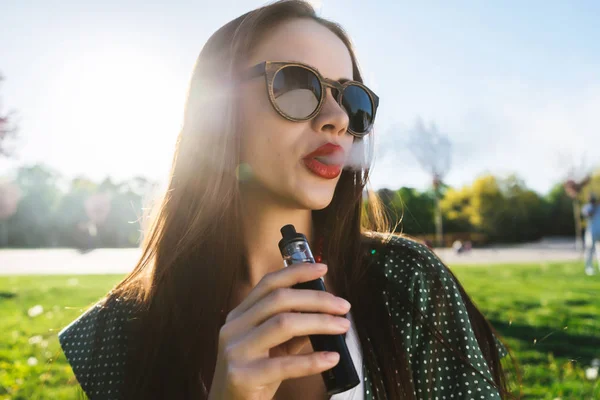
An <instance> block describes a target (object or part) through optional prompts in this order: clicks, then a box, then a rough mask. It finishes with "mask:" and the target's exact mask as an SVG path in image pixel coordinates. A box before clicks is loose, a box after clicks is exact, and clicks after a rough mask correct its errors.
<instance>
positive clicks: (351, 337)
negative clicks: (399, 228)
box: [59, 0, 509, 400]
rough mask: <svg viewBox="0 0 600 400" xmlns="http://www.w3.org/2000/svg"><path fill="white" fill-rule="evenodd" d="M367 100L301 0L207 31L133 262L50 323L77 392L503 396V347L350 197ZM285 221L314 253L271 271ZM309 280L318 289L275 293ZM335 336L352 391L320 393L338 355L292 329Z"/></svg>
mask: <svg viewBox="0 0 600 400" xmlns="http://www.w3.org/2000/svg"><path fill="white" fill-rule="evenodd" d="M365 18H366V17H365ZM374 23H376V21H369V20H365V21H364V25H365V26H364V28H365V29H368V26H369V25H370V24H374ZM157 78H158V79H160V77H157ZM389 79H393V77H389ZM378 103H379V100H378V98H377V96H376V95H375V93H373V92H372V91H371V90H370V89H369V88H368V87H367V86H365V85H364V84H363V83H362V76H361V73H360V70H359V68H358V62H357V59H356V55H355V53H354V50H353V48H352V45H351V42H350V39H349V38H348V36H347V35H346V33H345V32H344V31H343V29H342V28H341V27H340V26H339V25H337V24H335V23H333V22H331V21H328V20H325V19H323V18H321V17H319V16H317V15H316V13H315V11H314V10H313V8H312V7H311V5H310V4H309V3H307V2H303V1H293V0H291V1H280V2H276V3H273V4H271V5H268V6H265V7H262V8H259V9H256V10H254V11H251V12H249V13H247V14H245V15H242V16H241V17H239V18H237V19H235V20H233V21H231V22H229V23H227V24H225V25H224V26H223V27H221V28H220V29H219V30H218V31H217V32H215V33H214V34H213V35H212V36H211V37H210V38H209V40H208V41H207V43H206V44H205V45H204V47H203V49H202V51H201V53H200V55H199V57H198V60H197V63H196V66H195V68H194V72H193V75H192V78H191V82H190V86H189V90H188V97H187V102H186V106H185V113H184V123H183V126H182V129H181V132H180V135H179V137H178V140H177V146H176V153H175V156H174V158H173V164H172V172H171V177H170V181H169V187H168V189H167V191H166V193H165V196H164V199H163V200H162V201H161V202H160V203H159V206H158V208H157V209H156V214H155V215H154V216H153V217H152V224H151V226H150V228H149V231H148V232H147V234H146V237H145V240H144V244H143V254H142V256H141V259H140V260H139V262H138V264H137V265H136V267H135V269H134V270H133V272H132V273H131V274H129V275H128V276H127V277H126V278H125V279H124V280H123V281H122V282H121V283H119V284H118V285H117V286H116V287H115V288H114V289H113V290H112V291H111V292H110V293H108V294H107V296H106V297H105V298H103V299H102V300H101V301H99V302H98V303H97V304H96V305H95V306H93V307H92V308H90V309H89V310H87V311H86V312H85V313H84V314H83V315H81V316H80V317H79V318H78V319H77V320H75V321H74V322H73V323H71V324H70V325H69V326H67V327H66V328H65V329H63V330H62V331H61V332H60V333H59V339H60V343H61V346H62V348H63V350H64V352H65V355H66V357H67V359H68V360H69V362H70V364H71V366H72V368H73V371H74V373H75V376H76V377H77V380H78V381H79V383H80V385H81V387H82V388H83V390H84V391H85V393H86V394H87V395H88V396H89V397H90V398H91V399H92V400H97V399H116V398H118V399H145V400H147V399H177V400H187V399H189V400H191V399H193V400H200V399H212V400H243V399H248V400H250V399H252V400H271V399H285V400H294V399H303V400H305V399H311V400H313V399H326V398H330V399H332V400H344V399H354V400H359V399H375V398H377V399H386V398H387V399H417V398H419V399H420V398H431V397H433V395H434V393H435V396H436V397H438V398H443V397H445V398H448V399H450V398H455V399H457V400H458V399H463V398H467V397H475V394H476V395H477V396H476V397H477V398H479V397H480V396H481V397H482V398H485V399H499V398H501V397H502V398H506V397H508V396H509V392H508V389H507V382H506V376H505V373H504V368H503V366H502V364H501V361H502V358H503V357H504V356H505V355H506V354H507V348H506V347H505V346H504V345H503V344H502V343H501V341H500V338H499V336H498V334H497V333H496V331H495V330H494V329H493V327H492V326H491V324H490V323H489V322H488V321H487V320H486V318H485V317H484V316H483V315H482V313H481V312H480V311H479V310H478V309H477V308H476V307H475V305H474V304H473V302H472V301H471V300H470V298H469V296H468V295H467V294H466V293H465V291H464V289H463V287H462V286H461V284H460V283H459V281H458V280H457V279H456V277H455V276H454V275H453V274H452V272H451V271H450V270H449V269H448V268H447V267H446V266H445V265H444V264H443V263H442V262H441V261H440V260H439V259H438V258H437V257H436V256H435V255H434V253H432V252H431V251H430V250H429V249H428V248H427V247H426V246H424V245H422V244H419V243H417V242H416V241H414V240H411V239H409V238H407V237H403V236H399V235H395V234H393V233H392V232H390V230H389V229H390V225H389V224H388V223H387V222H386V221H384V220H383V219H382V218H383V215H384V214H383V213H382V212H381V210H380V208H378V207H379V206H378V204H379V202H378V200H377V198H376V197H374V196H373V195H372V196H371V197H370V199H369V202H368V204H367V205H366V206H365V205H364V204H363V200H362V193H363V189H364V188H365V185H366V184H367V181H368V176H369V170H370V168H371V166H370V165H369V162H368V160H370V158H371V157H370V155H369V154H366V153H365V151H366V150H365V149H372V146H363V144H362V142H363V141H366V140H372V135H373V134H374V133H373V132H372V128H373V123H374V120H375V114H376V110H377V106H378ZM357 149H359V150H360V149H362V152H361V151H358V152H357V151H356V150H357ZM351 154H355V155H356V154H358V156H357V158H356V159H351V156H350V155H351ZM371 194H372V192H371ZM286 224H293V225H295V226H296V228H297V229H298V231H299V232H302V233H305V234H306V236H307V238H308V240H309V242H310V243H311V246H312V247H313V251H314V253H315V258H316V260H317V264H297V265H293V266H290V267H287V268H283V262H282V258H281V254H280V252H279V249H278V247H277V243H278V241H279V239H280V238H281V235H280V228H281V227H282V226H283V225H286ZM319 277H323V279H324V282H325V286H326V287H327V289H328V292H320V291H313V290H298V289H292V288H291V286H293V285H294V284H296V283H298V282H305V281H309V280H313V279H317V278H319ZM350 308H352V310H351V311H350ZM341 333H347V335H346V336H345V337H346V342H347V344H348V348H349V350H350V353H351V355H352V359H353V362H354V363H355V365H356V367H357V372H358V373H359V378H360V384H359V385H358V386H356V387H354V388H352V389H350V390H348V391H346V392H343V393H339V394H335V395H333V396H328V395H327V393H326V388H325V385H324V382H323V379H322V377H321V375H320V373H321V372H323V371H326V370H328V369H331V368H332V367H333V366H334V365H336V363H337V362H338V361H339V355H338V354H337V353H333V354H325V352H315V351H314V350H313V349H312V346H311V343H310V341H309V339H308V335H315V334H341ZM471 392H473V394H472V395H469V394H468V393H471Z"/></svg>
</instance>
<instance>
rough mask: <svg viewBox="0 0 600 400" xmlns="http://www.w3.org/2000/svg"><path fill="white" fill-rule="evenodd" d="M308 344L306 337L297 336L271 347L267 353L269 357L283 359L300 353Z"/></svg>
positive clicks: (308, 340)
mask: <svg viewBox="0 0 600 400" xmlns="http://www.w3.org/2000/svg"><path fill="white" fill-rule="evenodd" d="M309 344H310V339H309V337H308V336H298V337H294V338H291V339H290V340H288V341H287V342H285V343H282V344H281V345H280V346H276V347H273V348H272V349H271V350H270V351H269V356H270V357H283V356H290V355H294V354H298V353H300V351H302V349H304V348H305V347H306V346H307V345H309Z"/></svg>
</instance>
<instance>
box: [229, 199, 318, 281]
mask: <svg viewBox="0 0 600 400" xmlns="http://www.w3.org/2000/svg"><path fill="white" fill-rule="evenodd" d="M242 196H243V201H242V229H243V233H244V244H245V250H246V267H247V271H246V273H244V274H242V276H244V277H245V279H244V281H242V282H240V283H241V284H243V285H245V286H249V287H254V286H256V284H257V283H258V282H259V281H260V280H261V279H262V278H263V276H265V275H266V274H267V273H269V272H272V271H276V270H279V269H281V268H283V260H282V258H281V253H280V252H279V247H278V246H277V244H278V243H279V240H281V232H280V229H281V227H283V226H284V225H287V224H292V225H294V226H295V227H296V231H298V232H301V233H303V234H304V235H306V238H307V239H308V240H309V242H310V241H311V239H312V228H313V225H312V213H311V210H308V209H302V208H298V206H294V205H292V204H289V203H286V202H285V201H281V200H279V199H277V198H276V196H274V195H273V194H270V193H268V192H267V191H266V190H264V189H262V190H251V189H248V188H246V190H244V191H243V194H242Z"/></svg>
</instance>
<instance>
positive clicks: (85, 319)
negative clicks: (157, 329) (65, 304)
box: [58, 298, 135, 400]
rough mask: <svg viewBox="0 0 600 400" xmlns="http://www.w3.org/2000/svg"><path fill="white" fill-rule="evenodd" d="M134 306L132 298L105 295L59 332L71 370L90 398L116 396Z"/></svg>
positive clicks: (123, 366) (120, 379)
mask: <svg viewBox="0 0 600 400" xmlns="http://www.w3.org/2000/svg"><path fill="white" fill-rule="evenodd" d="M134 310H135V308H134V306H133V303H132V302H127V301H123V300H121V299H119V298H107V299H105V300H102V301H100V302H98V303H96V304H95V305H94V306H92V307H90V308H89V309H88V310H87V311H85V312H84V313H83V314H82V315H81V316H79V317H78V318H77V319H75V320H74V321H73V322H71V323H70V324H69V325H68V326H66V327H65V328H64V329H63V330H61V331H60V332H59V334H58V339H59V343H60V345H61V348H62V350H63V352H64V354H65V356H66V358H67V360H68V361H69V364H70V365H71V368H72V370H73V373H74V374H75V377H76V378H77V381H78V382H79V384H80V385H81V388H82V389H83V390H84V391H85V393H86V394H87V395H88V397H89V398H90V399H94V400H96V399H105V398H115V397H118V393H119V392H120V390H119V389H120V386H121V385H122V384H123V379H124V371H125V362H126V359H127V349H128V344H129V340H128V339H129V336H130V331H131V323H130V322H131V321H133V320H134V319H135V311H134Z"/></svg>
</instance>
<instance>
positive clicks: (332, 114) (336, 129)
mask: <svg viewBox="0 0 600 400" xmlns="http://www.w3.org/2000/svg"><path fill="white" fill-rule="evenodd" d="M348 123H349V119H348V114H347V113H346V111H344V109H342V107H340V105H339V104H338V102H337V101H336V100H335V98H334V97H333V94H332V92H331V89H330V88H327V92H326V94H325V99H324V100H323V105H322V106H321V110H320V111H319V114H317V116H316V117H315V118H313V120H312V124H313V128H314V129H315V131H317V132H326V133H329V134H333V135H342V134H344V133H345V132H346V131H347V130H348Z"/></svg>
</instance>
